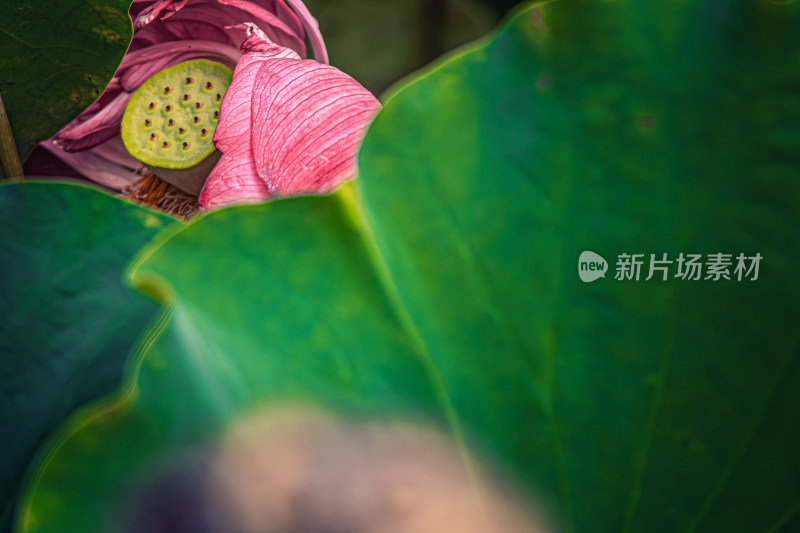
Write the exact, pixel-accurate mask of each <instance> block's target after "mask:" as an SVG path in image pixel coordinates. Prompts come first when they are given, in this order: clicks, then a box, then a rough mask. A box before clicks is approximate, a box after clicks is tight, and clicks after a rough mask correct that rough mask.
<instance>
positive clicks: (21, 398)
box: [0, 183, 172, 516]
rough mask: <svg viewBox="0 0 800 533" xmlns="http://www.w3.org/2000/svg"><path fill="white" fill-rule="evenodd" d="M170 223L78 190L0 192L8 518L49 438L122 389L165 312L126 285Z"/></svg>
mask: <svg viewBox="0 0 800 533" xmlns="http://www.w3.org/2000/svg"><path fill="white" fill-rule="evenodd" d="M169 220H172V219H170V218H169V217H166V216H163V215H160V214H155V213H153V212H151V211H148V210H145V209H142V208H139V207H136V206H134V205H133V204H130V203H128V202H125V201H122V200H119V199H117V198H114V197H111V196H109V195H107V194H104V193H101V192H99V191H97V190H94V189H90V188H86V187H81V186H76V185H67V184H54V183H26V184H25V185H23V186H20V185H7V186H3V187H0V316H2V317H3V320H2V323H1V324H0V375H1V376H2V377H3V379H2V385H0V391H1V392H2V394H0V441H2V443H3V455H2V458H0V502H2V507H0V512H2V515H3V516H10V513H11V512H12V510H13V504H14V495H15V493H16V491H17V488H18V486H19V484H20V483H21V481H22V478H23V476H24V475H25V473H26V470H27V469H28V465H29V463H30V461H31V459H32V457H33V456H34V453H35V452H36V450H37V449H38V447H39V446H40V445H41V443H42V442H43V441H44V439H45V438H46V437H47V435H48V434H50V432H52V431H53V430H54V429H55V428H57V427H58V426H59V425H60V424H61V423H62V422H63V421H64V419H65V418H66V417H67V416H68V415H69V414H70V413H71V412H73V411H75V410H76V409H77V408H78V407H80V406H82V405H84V404H86V403H87V402H90V401H92V400H94V399H96V398H98V397H101V396H105V395H107V394H108V393H109V392H111V390H112V389H113V388H114V387H116V386H117V385H118V384H119V381H120V377H121V375H122V369H123V366H124V361H125V357H126V355H127V354H128V352H129V351H130V349H131V347H132V346H133V344H134V341H135V340H136V338H137V337H138V336H139V334H140V332H141V331H142V329H143V328H145V327H146V326H147V323H148V322H149V321H150V320H151V319H152V318H153V317H154V316H155V315H156V313H157V307H156V306H155V305H154V304H153V303H152V302H150V301H149V300H147V298H144V297H143V296H141V295H139V294H136V293H133V292H131V291H130V290H129V289H128V288H127V287H125V285H124V284H123V273H124V270H125V266H126V264H127V263H128V262H129V261H130V260H131V258H132V257H133V256H134V255H135V253H136V252H137V251H138V250H139V248H141V247H142V246H143V245H144V244H145V243H146V242H148V241H149V240H150V239H151V238H152V237H153V236H154V235H155V233H156V232H157V231H159V230H160V229H162V228H163V227H164V226H165V225H166V224H168V221H169Z"/></svg>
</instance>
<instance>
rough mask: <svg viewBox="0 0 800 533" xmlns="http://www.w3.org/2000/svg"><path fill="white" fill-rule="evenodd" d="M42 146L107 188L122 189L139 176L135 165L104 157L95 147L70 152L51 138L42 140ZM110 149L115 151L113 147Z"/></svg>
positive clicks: (101, 151) (136, 162)
mask: <svg viewBox="0 0 800 533" xmlns="http://www.w3.org/2000/svg"><path fill="white" fill-rule="evenodd" d="M120 142H122V141H120ZM42 146H43V147H44V148H45V149H47V150H48V151H50V152H51V153H52V154H53V155H55V156H56V157H58V158H59V159H61V160H62V161H63V162H64V163H66V164H67V165H69V166H70V167H72V168H74V169H75V170H77V171H78V172H80V173H81V174H83V175H84V176H86V177H87V178H88V179H90V180H92V181H94V182H95V183H99V184H100V185H103V186H105V187H108V188H109V189H115V190H122V189H124V188H125V187H127V186H128V185H131V184H132V183H133V182H134V181H136V180H137V179H139V177H140V176H139V175H138V174H136V171H135V168H136V167H133V168H131V167H130V166H128V165H125V164H120V163H119V162H118V161H119V159H117V158H114V159H109V158H107V157H104V155H102V154H103V150H102V149H101V150H100V151H99V152H95V150H96V149H97V148H95V149H92V150H86V151H83V152H75V153H70V152H65V151H64V150H62V149H61V148H60V147H58V146H57V145H56V144H55V141H53V140H52V139H50V140H47V141H45V142H43V143H42ZM101 146H102V145H101ZM111 150H113V151H115V149H114V148H111ZM115 159H116V160H115ZM131 159H133V158H131ZM133 162H134V163H135V164H137V166H138V161H136V160H135V159H134V160H133Z"/></svg>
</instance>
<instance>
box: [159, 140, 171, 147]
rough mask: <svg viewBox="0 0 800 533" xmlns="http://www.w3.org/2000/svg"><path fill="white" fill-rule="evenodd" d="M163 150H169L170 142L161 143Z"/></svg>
mask: <svg viewBox="0 0 800 533" xmlns="http://www.w3.org/2000/svg"><path fill="white" fill-rule="evenodd" d="M161 148H169V141H164V142H163V143H161Z"/></svg>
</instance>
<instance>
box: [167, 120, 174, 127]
mask: <svg viewBox="0 0 800 533" xmlns="http://www.w3.org/2000/svg"><path fill="white" fill-rule="evenodd" d="M167 124H169V125H170V126H174V125H175V121H174V120H172V119H169V120H168V121H167Z"/></svg>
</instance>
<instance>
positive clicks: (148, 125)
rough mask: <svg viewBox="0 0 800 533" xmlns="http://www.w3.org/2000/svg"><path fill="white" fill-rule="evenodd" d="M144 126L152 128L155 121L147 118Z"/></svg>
mask: <svg viewBox="0 0 800 533" xmlns="http://www.w3.org/2000/svg"><path fill="white" fill-rule="evenodd" d="M144 125H145V126H147V127H150V126H152V125H153V121H152V120H150V119H149V118H146V119H144Z"/></svg>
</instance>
